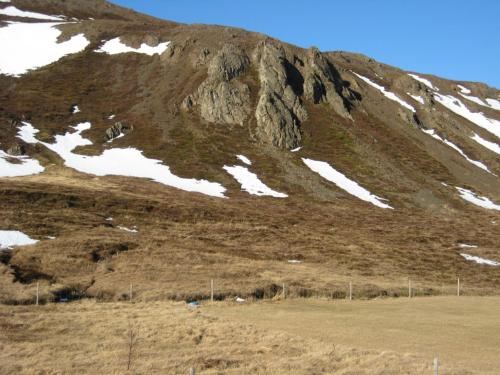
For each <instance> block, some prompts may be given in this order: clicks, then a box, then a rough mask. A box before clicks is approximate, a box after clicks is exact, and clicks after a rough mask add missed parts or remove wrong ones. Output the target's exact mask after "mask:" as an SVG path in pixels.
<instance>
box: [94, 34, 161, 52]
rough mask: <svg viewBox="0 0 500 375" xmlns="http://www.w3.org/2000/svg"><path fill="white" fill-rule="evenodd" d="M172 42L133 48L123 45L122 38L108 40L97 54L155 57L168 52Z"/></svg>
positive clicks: (144, 44)
mask: <svg viewBox="0 0 500 375" xmlns="http://www.w3.org/2000/svg"><path fill="white" fill-rule="evenodd" d="M169 44H170V42H165V43H160V44H158V45H157V46H156V47H151V46H148V45H147V44H146V43H142V44H141V46H140V47H139V48H132V47H129V46H127V45H126V44H124V43H122V42H121V40H120V38H114V39H111V40H108V41H107V42H106V43H104V44H103V45H102V46H101V48H99V49H97V50H96V51H95V52H99V53H107V54H108V55H117V54H119V53H128V52H135V53H143V54H145V55H149V56H153V55H155V54H158V55H161V54H162V53H163V52H165V51H166V49H167V48H168V45H169Z"/></svg>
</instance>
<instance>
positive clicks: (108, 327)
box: [0, 297, 500, 375]
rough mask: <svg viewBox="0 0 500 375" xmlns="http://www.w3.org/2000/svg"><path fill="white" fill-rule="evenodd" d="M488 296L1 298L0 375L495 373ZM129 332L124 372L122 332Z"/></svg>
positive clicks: (493, 317)
mask: <svg viewBox="0 0 500 375" xmlns="http://www.w3.org/2000/svg"><path fill="white" fill-rule="evenodd" d="M499 308H500V299H499V298H470V297H464V298H460V299H456V298H440V297H432V298H416V299H413V300H412V301H407V300H405V299H389V300H372V301H353V302H351V303H349V302H327V301H321V300H307V299H306V300H304V299H298V300H287V301H285V302H283V301H275V302H266V303H263V302H261V303H249V304H245V305H235V304H233V303H229V302H223V303H215V304H214V305H203V306H202V307H200V308H198V309H195V310H191V309H189V308H187V307H186V305H185V304H183V303H175V302H152V303H125V302H118V303H96V302H95V301H90V300H85V301H82V302H75V303H71V304H49V305H44V306H38V307H37V306H15V307H14V306H5V305H3V306H0V328H1V329H0V363H1V364H2V365H1V373H2V374H127V373H129V374H188V373H189V370H190V368H191V367H194V368H195V369H196V371H197V373H198V374H250V373H252V374H292V373H293V374H353V375H354V374H366V375H368V374H370V375H373V374H380V375H382V374H384V375H387V374H394V375H396V374H398V375H399V374H422V375H423V374H431V373H432V359H433V357H434V355H435V354H439V355H440V357H441V360H442V367H441V370H442V372H441V373H442V374H455V375H458V374H463V375H465V374H497V373H498V371H497V370H498V369H499V368H500V360H499V359H500V355H499V352H498V348H499V347H500V343H499V341H498V340H499V339H498V337H500V332H499V327H500V324H499V323H500V321H499V318H498V315H497V314H496V313H495V312H497V311H499ZM131 332H132V333H133V334H134V340H133V342H134V344H133V345H132V351H131V357H130V358H131V360H130V369H129V370H127V367H128V358H129V349H130V345H129V339H130V333H131Z"/></svg>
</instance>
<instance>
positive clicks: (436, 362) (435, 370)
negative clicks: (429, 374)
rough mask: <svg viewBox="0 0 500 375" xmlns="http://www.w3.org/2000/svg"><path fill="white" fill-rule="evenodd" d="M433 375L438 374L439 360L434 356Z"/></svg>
mask: <svg viewBox="0 0 500 375" xmlns="http://www.w3.org/2000/svg"><path fill="white" fill-rule="evenodd" d="M434 375H439V360H438V358H437V357H436V358H434Z"/></svg>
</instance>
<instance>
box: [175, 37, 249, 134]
mask: <svg viewBox="0 0 500 375" xmlns="http://www.w3.org/2000/svg"><path fill="white" fill-rule="evenodd" d="M249 64H250V60H249V58H248V56H247V55H246V54H245V53H244V52H243V51H241V50H240V49H239V48H238V47H236V46H234V45H232V44H226V45H224V46H223V47H222V49H221V50H220V51H219V52H218V53H217V55H216V56H214V57H213V58H212V60H211V61H210V63H209V65H208V78H207V79H206V80H205V81H204V82H202V84H201V85H200V86H199V87H198V89H197V91H196V92H195V93H194V94H192V95H189V96H188V97H186V98H185V99H184V101H183V102H182V104H181V108H182V109H183V110H186V111H189V110H192V109H193V108H198V110H199V113H200V116H201V117H202V118H203V119H204V120H206V121H208V122H212V123H220V124H239V125H243V123H244V122H245V121H246V120H247V119H248V117H249V116H250V111H251V109H250V106H251V100H250V88H249V87H248V86H247V85H246V84H244V83H242V82H240V81H238V80H237V79H236V78H237V77H239V76H240V75H241V74H243V73H244V72H245V70H246V69H247V68H248V66H249Z"/></svg>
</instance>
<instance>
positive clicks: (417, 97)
mask: <svg viewBox="0 0 500 375" xmlns="http://www.w3.org/2000/svg"><path fill="white" fill-rule="evenodd" d="M407 94H408V95H410V96H411V97H412V98H413V99H415V100H416V101H417V102H419V103H420V104H425V102H424V98H422V97H421V96H419V95H412V94H410V93H409V92H407Z"/></svg>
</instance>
